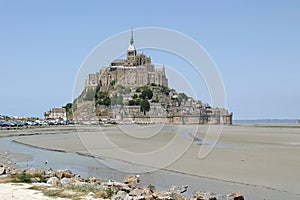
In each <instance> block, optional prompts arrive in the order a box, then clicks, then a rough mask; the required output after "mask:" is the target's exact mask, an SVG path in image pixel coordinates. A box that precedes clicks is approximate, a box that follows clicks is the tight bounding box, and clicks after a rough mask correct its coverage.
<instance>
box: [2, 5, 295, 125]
mask: <svg viewBox="0 0 300 200" xmlns="http://www.w3.org/2000/svg"><path fill="white" fill-rule="evenodd" d="M299 24H300V1H296V0H295V1H290V0H287V1H276V0H275V1H269V0H265V1H259V0H252V1H232V0H229V1H158V0H157V1H156V0H154V1H135V0H132V1H97V0H89V1H86V0H63V1H60V0H51V1H50V0H26V1H16V0H0V114H3V115H9V116H39V117H42V116H43V113H44V112H45V111H47V110H48V109H49V108H52V107H61V106H63V105H65V104H66V103H68V102H71V101H72V98H73V87H74V82H75V80H76V76H77V73H78V71H79V69H80V67H81V65H82V63H83V62H84V60H85V59H86V58H87V56H88V55H89V53H90V52H91V51H92V50H93V49H94V48H95V47H96V46H97V45H98V44H100V43H101V42H103V41H105V40H106V39H107V38H110V37H111V36H113V35H116V34H119V33H121V32H124V31H125V32H126V31H129V30H130V28H131V27H133V28H134V29H138V28H143V27H161V28H167V29H172V30H175V31H178V32H181V33H183V34H185V35H187V36H188V37H190V38H192V39H193V40H194V41H196V42H197V43H198V44H199V45H201V46H202V47H203V48H204V49H205V51H206V52H207V54H208V55H209V56H210V57H211V59H212V60H213V62H214V63H215V64H216V66H217V68H218V70H219V73H220V75H221V77H222V80H223V83H224V87H225V91H226V105H227V106H226V107H227V109H228V110H230V111H231V112H233V114H234V119H268V118H272V119H299V118H300V103H299V102H300V77H299V76H300V38H299V35H300V26H299ZM128 33H129V32H128ZM174 42H176V41H174ZM128 43H129V35H128ZM137 43H138V42H137ZM137 48H138V46H137ZM125 51H126V49H124V52H125ZM145 53H147V55H150V56H151V58H152V61H153V62H155V63H159V64H165V65H166V66H167V69H168V70H169V71H168V70H167V76H168V73H169V74H170V76H168V78H169V82H170V86H171V87H174V88H175V89H178V90H179V91H181V90H182V88H180V85H182V84H179V83H178V79H177V78H176V75H174V73H173V75H172V72H174V70H173V71H172V69H174V67H177V69H180V68H181V69H184V67H187V63H185V62H184V61H183V60H182V59H181V60H180V59H178V58H174V56H172V55H170V54H167V53H164V52H159V51H151V50H149V51H145ZM191 53H192V52H191ZM179 71H180V70H179ZM183 71H184V70H183ZM186 71H187V74H185V75H184V76H185V79H186V80H189V76H191V77H192V76H193V72H189V71H188V70H186ZM189 73H190V74H189ZM177 75H178V74H177ZM190 85H191V87H192V88H194V90H196V93H197V94H196V97H199V98H200V99H201V100H203V102H208V103H210V101H211V99H210V96H209V92H208V91H207V89H206V86H205V82H204V81H203V80H199V82H197V81H194V80H192V79H191V83H190ZM177 87H179V88H177ZM187 93H188V94H190V93H189V92H187ZM190 95H192V94H190Z"/></svg>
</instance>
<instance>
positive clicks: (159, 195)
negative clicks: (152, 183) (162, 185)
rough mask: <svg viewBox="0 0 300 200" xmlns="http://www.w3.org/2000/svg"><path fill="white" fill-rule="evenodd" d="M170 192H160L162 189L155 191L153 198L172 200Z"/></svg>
mask: <svg viewBox="0 0 300 200" xmlns="http://www.w3.org/2000/svg"><path fill="white" fill-rule="evenodd" d="M171 195H172V193H170V192H162V191H155V192H154V193H153V197H154V199H157V200H172V199H174V198H172V197H171Z"/></svg>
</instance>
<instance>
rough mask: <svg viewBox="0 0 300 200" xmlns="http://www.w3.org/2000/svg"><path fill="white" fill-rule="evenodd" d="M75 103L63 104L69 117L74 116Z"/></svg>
mask: <svg viewBox="0 0 300 200" xmlns="http://www.w3.org/2000/svg"><path fill="white" fill-rule="evenodd" d="M72 107H73V104H72V103H67V104H66V105H65V106H63V108H65V109H66V113H67V118H69V119H70V118H72V117H73V109H72Z"/></svg>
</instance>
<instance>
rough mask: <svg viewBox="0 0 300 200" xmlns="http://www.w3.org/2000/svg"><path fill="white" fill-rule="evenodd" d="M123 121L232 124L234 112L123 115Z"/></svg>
mask: <svg viewBox="0 0 300 200" xmlns="http://www.w3.org/2000/svg"><path fill="white" fill-rule="evenodd" d="M123 121H125V122H132V121H135V122H137V123H155V124H162V123H166V124H228V125H230V124H232V114H229V115H221V116H194V115H190V116H168V117H149V116H130V117H123Z"/></svg>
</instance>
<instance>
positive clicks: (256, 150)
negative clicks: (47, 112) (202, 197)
mask: <svg viewBox="0 0 300 200" xmlns="http://www.w3.org/2000/svg"><path fill="white" fill-rule="evenodd" d="M160 128H162V130H161V131H157V130H160ZM208 128H209V127H208V126H200V127H197V128H196V129H195V126H175V125H174V126H170V125H168V126H165V127H160V126H144V127H136V126H124V125H123V126H119V127H118V126H111V127H101V128H99V127H78V128H77V131H74V129H73V128H63V129H64V131H61V128H59V129H55V128H53V129H51V131H49V130H48V131H47V133H49V134H46V133H45V132H44V131H41V130H39V131H32V130H30V131H31V133H33V132H34V133H35V134H29V133H25V132H26V131H25V132H24V130H22V134H23V135H24V134H25V135H26V134H29V136H19V137H17V138H15V140H16V141H17V142H20V143H24V144H28V145H32V146H36V147H40V148H46V149H52V150H61V151H66V152H77V153H82V154H92V155H93V156H96V157H100V158H113V159H116V160H123V161H126V162H130V163H136V164H137V165H136V166H137V167H132V165H129V166H128V167H127V166H120V164H119V163H114V162H112V161H110V162H107V163H106V164H107V165H110V166H111V167H113V168H117V169H118V170H123V171H129V172H130V171H131V170H132V171H133V172H134V171H135V172H139V171H140V172H144V171H147V170H148V171H152V170H155V169H160V168H163V169H166V170H170V171H176V172H179V173H182V174H187V175H193V176H195V177H207V178H209V179H215V180H222V181H224V182H225V183H228V185H229V184H232V183H238V184H241V185H245V186H247V185H250V186H251V187H252V188H253V187H256V188H261V196H263V195H264V192H266V191H265V189H267V190H268V191H267V192H268V193H269V194H268V195H267V196H268V197H270V194H271V197H273V198H272V199H280V198H281V197H279V196H278V194H279V193H280V194H282V195H283V196H287V198H289V199H291V198H292V199H293V198H299V197H300V195H299V191H300V185H299V180H300V171H299V168H300V159H299V153H300V128H293V127H273V126H270V127H268V126H265V127H256V126H225V127H224V129H223V132H222V135H221V137H220V138H219V140H218V143H217V145H216V146H215V148H213V150H212V151H211V153H210V154H209V155H208V156H206V157H205V158H204V159H199V157H198V154H199V150H200V148H201V145H197V144H196V143H195V142H193V143H191V142H192V137H191V136H190V135H191V133H193V131H195V130H196V132H197V138H198V137H199V138H202V139H203V138H204V137H205V134H206V132H207V130H208ZM210 128H211V127H210ZM215 128H216V129H218V128H219V127H215ZM213 129H214V128H213ZM153 130H154V131H153ZM155 130H156V131H157V132H156V131H155ZM210 134H211V135H213V134H214V133H210ZM14 135H17V134H16V133H14ZM177 136H179V137H177ZM210 138H214V137H210ZM210 144H213V140H211V139H210V140H208V141H207V144H206V145H205V146H206V147H209V146H210ZM141 165H142V166H143V168H142V167H138V166H141ZM146 166H150V167H149V168H148V167H146ZM174 184H175V185H176V181H175V183H174ZM187 184H188V183H187ZM212 187H213V186H212ZM216 187H218V186H216ZM199 189H201V186H199ZM272 191H274V196H272ZM242 192H244V193H251V191H242ZM261 199H264V198H263V197H262V198H261Z"/></svg>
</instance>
